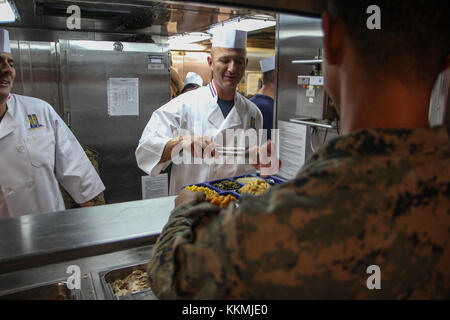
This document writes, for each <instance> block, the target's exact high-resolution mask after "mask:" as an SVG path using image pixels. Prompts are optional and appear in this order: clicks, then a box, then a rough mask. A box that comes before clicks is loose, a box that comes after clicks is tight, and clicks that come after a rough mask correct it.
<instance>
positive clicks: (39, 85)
mask: <svg viewBox="0 0 450 320" xmlns="http://www.w3.org/2000/svg"><path fill="white" fill-rule="evenodd" d="M11 53H12V55H13V57H14V61H15V62H16V79H15V80H14V86H13V89H12V92H13V93H17V94H21V95H25V96H32V97H35V98H39V99H42V100H44V101H46V102H48V103H49V104H50V105H52V107H53V108H54V109H55V110H56V111H57V112H58V113H59V115H60V116H62V115H63V113H62V108H60V101H59V96H58V81H59V80H58V66H57V64H56V49H55V43H54V42H38V41H23V40H20V41H16V40H12V41H11Z"/></svg>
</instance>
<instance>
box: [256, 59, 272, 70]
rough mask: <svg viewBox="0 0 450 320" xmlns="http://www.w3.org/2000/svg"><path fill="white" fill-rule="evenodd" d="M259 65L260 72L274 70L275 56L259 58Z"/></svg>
mask: <svg viewBox="0 0 450 320" xmlns="http://www.w3.org/2000/svg"><path fill="white" fill-rule="evenodd" d="M259 65H260V66H261V72H267V71H271V70H275V57H270V58H267V59H264V60H260V61H259Z"/></svg>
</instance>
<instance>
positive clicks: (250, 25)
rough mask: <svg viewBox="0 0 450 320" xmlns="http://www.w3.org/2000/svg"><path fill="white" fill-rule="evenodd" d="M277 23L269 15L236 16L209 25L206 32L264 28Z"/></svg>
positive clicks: (249, 30) (248, 30)
mask: <svg viewBox="0 0 450 320" xmlns="http://www.w3.org/2000/svg"><path fill="white" fill-rule="evenodd" d="M276 24H277V23H276V21H275V20H274V18H272V17H270V16H248V17H238V18H233V19H230V20H226V21H223V22H220V23H217V24H214V25H212V26H211V28H210V29H209V30H208V33H212V34H214V33H215V32H217V31H220V30H224V29H238V30H243V31H247V32H251V31H255V30H261V29H266V28H270V27H273V26H275V25H276Z"/></svg>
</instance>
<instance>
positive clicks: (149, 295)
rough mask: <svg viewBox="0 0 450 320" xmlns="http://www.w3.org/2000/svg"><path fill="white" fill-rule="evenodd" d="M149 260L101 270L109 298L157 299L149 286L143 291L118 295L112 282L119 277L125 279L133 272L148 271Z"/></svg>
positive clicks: (101, 279)
mask: <svg viewBox="0 0 450 320" xmlns="http://www.w3.org/2000/svg"><path fill="white" fill-rule="evenodd" d="M149 262H150V261H147V262H145V263H142V264H138V265H131V266H124V267H120V268H116V269H112V270H106V271H101V272H100V273H99V276H100V281H101V284H102V287H103V292H104V294H105V298H106V299H107V300H157V298H156V296H155V294H154V293H153V291H152V290H151V289H150V288H148V289H144V290H142V291H138V292H134V293H131V294H128V295H123V296H116V295H115V294H114V290H113V288H112V286H111V283H113V282H114V281H116V280H118V279H125V278H126V276H128V275H129V274H130V273H131V272H133V271H135V270H141V271H144V272H147V264H148V263H149Z"/></svg>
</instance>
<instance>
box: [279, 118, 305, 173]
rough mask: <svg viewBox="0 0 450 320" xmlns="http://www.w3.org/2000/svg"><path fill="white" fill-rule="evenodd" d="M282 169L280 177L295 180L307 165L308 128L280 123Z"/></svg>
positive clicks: (284, 122)
mask: <svg viewBox="0 0 450 320" xmlns="http://www.w3.org/2000/svg"><path fill="white" fill-rule="evenodd" d="M278 129H279V152H280V153H279V154H280V160H281V168H280V171H279V172H278V175H279V176H280V177H282V178H285V179H288V180H290V179H293V178H295V176H296V175H297V173H298V172H299V170H300V168H301V167H302V166H303V164H304V163H305V154H306V133H307V126H306V125H302V124H297V123H292V122H286V121H278Z"/></svg>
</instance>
